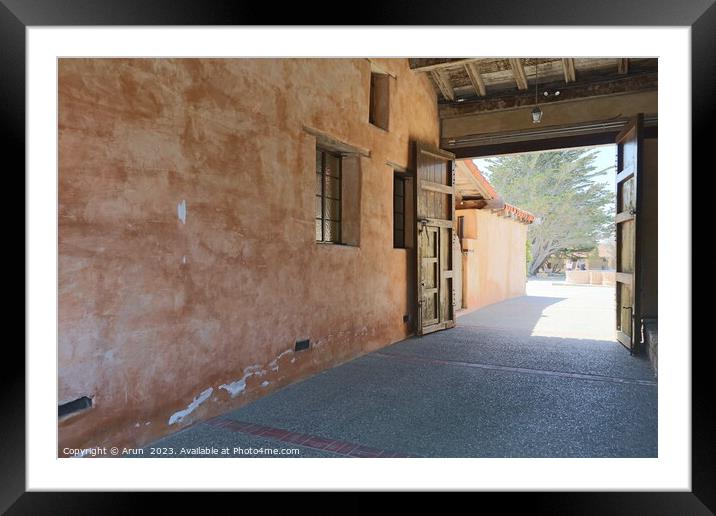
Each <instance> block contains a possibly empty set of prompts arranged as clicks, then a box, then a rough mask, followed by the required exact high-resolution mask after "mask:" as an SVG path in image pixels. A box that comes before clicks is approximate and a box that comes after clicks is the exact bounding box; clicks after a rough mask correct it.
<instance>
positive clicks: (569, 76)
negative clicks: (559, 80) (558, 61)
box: [562, 57, 577, 84]
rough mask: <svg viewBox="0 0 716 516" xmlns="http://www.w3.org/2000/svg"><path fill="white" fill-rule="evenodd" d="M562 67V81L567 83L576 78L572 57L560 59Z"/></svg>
mask: <svg viewBox="0 0 716 516" xmlns="http://www.w3.org/2000/svg"><path fill="white" fill-rule="evenodd" d="M562 69H563V70H564V82H566V83H567V84H569V83H570V82H574V81H576V80H577V72H576V70H575V68H574V58H572V57H567V58H564V59H562Z"/></svg>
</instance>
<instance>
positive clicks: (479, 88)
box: [464, 63, 487, 97]
mask: <svg viewBox="0 0 716 516" xmlns="http://www.w3.org/2000/svg"><path fill="white" fill-rule="evenodd" d="M464 66H465V71H466V72H467V76H468V77H469V78H470V82H471V83H472V87H473V88H475V93H477V94H478V95H479V96H480V97H484V96H485V95H487V90H486V89H485V81H483V80H482V76H481V75H480V70H479V69H478V68H477V64H475V63H466V64H465V65H464Z"/></svg>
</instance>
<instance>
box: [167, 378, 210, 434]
mask: <svg viewBox="0 0 716 516" xmlns="http://www.w3.org/2000/svg"><path fill="white" fill-rule="evenodd" d="M212 392H214V389H213V388H212V387H209V388H208V389H206V390H205V391H203V392H202V393H201V394H199V396H197V397H196V398H194V401H192V402H191V403H190V404H189V406H188V407H187V408H185V409H184V410H180V411H179V412H176V413H174V414H172V417H170V418H169V424H170V425H173V424H174V423H180V422H181V421H182V419H184V418H185V417H186V416H188V415H189V414H191V413H192V412H194V411H195V410H196V409H197V407H198V406H199V405H201V404H202V403H204V402H205V401H206V400H208V399H209V396H211V393H212Z"/></svg>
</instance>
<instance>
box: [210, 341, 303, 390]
mask: <svg viewBox="0 0 716 516" xmlns="http://www.w3.org/2000/svg"><path fill="white" fill-rule="evenodd" d="M292 351H293V350H292V349H287V350H286V351H284V352H283V353H281V354H280V355H279V356H277V357H276V358H274V359H273V360H272V361H271V362H269V364H268V368H269V369H271V371H274V372H275V371H278V361H279V360H281V358H282V357H284V356H286V355H288V354H289V353H291V352H292ZM266 372H267V371H266V369H264V368H263V367H261V366H260V365H259V364H254V365H251V366H249V367H246V368H245V369H244V376H242V377H241V378H239V379H238V380H236V381H235V382H231V383H225V384H223V385H220V386H219V389H224V390H225V391H226V392H228V393H229V394H230V395H231V397H232V398H235V397H236V396H238V395H239V394H241V393H242V392H244V391H245V390H246V380H248V379H249V378H251V377H252V376H264V375H265V374H266ZM269 383H271V382H268V381H264V382H263V383H262V384H261V386H262V387H266V386H267V385H268V384H269Z"/></svg>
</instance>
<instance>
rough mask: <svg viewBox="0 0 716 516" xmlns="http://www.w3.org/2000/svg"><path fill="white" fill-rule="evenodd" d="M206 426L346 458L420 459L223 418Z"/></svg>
mask: <svg viewBox="0 0 716 516" xmlns="http://www.w3.org/2000/svg"><path fill="white" fill-rule="evenodd" d="M204 424H207V425H211V426H214V427H217V428H224V429H226V430H230V431H232V432H238V433H242V434H248V435H255V436H256V437H267V438H269V439H273V440H274V441H280V442H283V443H289V444H297V445H299V446H305V447H306V448H313V449H316V450H325V451H327V452H331V453H335V454H337V455H343V456H345V457H362V458H365V457H373V458H376V457H379V458H383V459H387V458H404V457H419V455H410V454H407V453H400V452H394V451H390V450H382V449H380V448H371V447H369V446H363V445H360V444H356V443H350V442H347V441H339V440H336V439H327V438H325V437H319V436H317V435H310V434H302V433H299V432H291V431H289V430H283V429H281V428H273V427H270V426H263V425H257V424H254V423H246V422H244V421H235V420H233V419H228V418H226V417H222V416H219V417H215V418H213V419H209V420H208V421H205V422H204Z"/></svg>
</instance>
